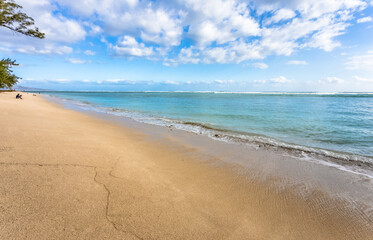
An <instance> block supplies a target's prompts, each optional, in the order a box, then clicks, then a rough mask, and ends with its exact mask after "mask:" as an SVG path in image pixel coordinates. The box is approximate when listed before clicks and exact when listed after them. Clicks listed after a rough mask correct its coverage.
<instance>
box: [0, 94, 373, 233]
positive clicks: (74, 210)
mask: <svg viewBox="0 0 373 240" xmlns="http://www.w3.org/2000/svg"><path fill="white" fill-rule="evenodd" d="M15 95H16V93H15V92H11V93H0V175H1V178H0V194H1V198H0V239H373V224H372V216H371V215H370V216H367V215H364V214H363V215H361V214H359V213H360V212H361V211H360V210H359V209H357V208H355V209H354V208H348V207H346V204H345V203H344V202H343V201H340V200H336V199H331V198H329V196H327V195H325V194H324V193H323V191H321V190H320V191H316V190H315V191H313V193H312V195H309V196H307V197H306V198H302V197H300V196H299V195H297V194H296V193H295V192H293V191H291V190H290V189H285V190H283V191H272V190H271V189H272V188H271V179H270V178H269V179H267V180H266V181H262V182H260V181H255V180H253V179H250V178H249V177H247V176H246V177H245V176H243V175H242V174H241V175H240V174H234V171H232V169H231V168H230V167H229V166H226V164H220V165H219V164H214V163H215V162H216V161H219V159H217V158H210V159H203V155H202V154H200V153H199V151H198V150H197V149H195V148H193V147H191V146H188V145H185V146H184V145H182V144H180V143H174V144H165V141H156V140H151V139H150V138H149V137H148V136H147V134H146V133H145V132H141V131H138V130H137V129H134V128H130V127H126V126H123V125H121V124H118V123H117V122H115V121H109V120H104V119H100V118H94V117H92V116H88V115H86V114H82V113H79V112H76V111H73V110H69V109H64V108H62V107H61V106H59V105H58V104H55V103H52V102H50V101H47V100H46V99H45V98H44V97H43V96H41V95H38V94H37V95H35V96H34V95H33V94H31V93H29V94H26V93H23V100H16V99H15ZM168 141H170V142H172V141H173V140H172V138H169V140H168ZM372 200H373V199H372Z"/></svg>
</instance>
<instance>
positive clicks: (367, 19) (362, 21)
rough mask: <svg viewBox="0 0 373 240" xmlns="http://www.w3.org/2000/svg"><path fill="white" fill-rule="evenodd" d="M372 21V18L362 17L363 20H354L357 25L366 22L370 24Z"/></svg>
mask: <svg viewBox="0 0 373 240" xmlns="http://www.w3.org/2000/svg"><path fill="white" fill-rule="evenodd" d="M372 21H373V18H372V17H363V18H359V19H358V20H356V22H357V23H366V22H372Z"/></svg>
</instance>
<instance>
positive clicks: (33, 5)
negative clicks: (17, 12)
mask: <svg viewBox="0 0 373 240" xmlns="http://www.w3.org/2000/svg"><path fill="white" fill-rule="evenodd" d="M17 3H18V4H20V5H21V6H22V7H23V9H22V11H23V12H26V13H27V15H29V16H31V17H32V18H34V20H35V25H36V26H37V27H38V28H39V29H40V31H41V32H43V33H45V39H43V40H40V39H33V38H30V37H27V36H23V35H21V34H15V33H14V32H12V31H9V30H4V29H1V33H0V44H1V45H6V46H7V47H8V48H9V49H10V51H13V52H20V53H25V54H69V53H71V52H72V48H71V47H70V46H67V45H68V44H71V43H75V42H78V41H81V40H84V38H85V36H86V31H85V29H84V27H83V26H82V24H80V23H79V22H78V21H76V20H73V19H69V18H67V17H65V16H63V15H62V14H56V13H53V12H54V11H56V10H57V6H55V5H54V4H53V3H52V2H50V1H48V0H38V1H37V0H19V1H17Z"/></svg>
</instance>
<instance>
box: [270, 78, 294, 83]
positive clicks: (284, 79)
mask: <svg viewBox="0 0 373 240" xmlns="http://www.w3.org/2000/svg"><path fill="white" fill-rule="evenodd" d="M268 82H270V83H289V82H291V81H290V80H288V79H286V78H285V77H284V76H280V77H277V78H271V79H269V81H268Z"/></svg>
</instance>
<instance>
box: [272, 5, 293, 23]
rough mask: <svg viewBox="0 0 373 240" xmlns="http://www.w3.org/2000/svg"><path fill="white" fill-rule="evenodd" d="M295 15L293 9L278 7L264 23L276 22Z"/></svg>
mask: <svg viewBox="0 0 373 240" xmlns="http://www.w3.org/2000/svg"><path fill="white" fill-rule="evenodd" d="M295 15H296V14H295V12H294V11H293V10H290V9H286V8H282V9H279V10H278V11H276V13H275V14H274V15H273V16H272V17H271V18H269V19H268V20H267V21H265V22H266V24H271V23H277V22H280V21H282V20H288V19H291V18H293V17H295Z"/></svg>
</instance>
